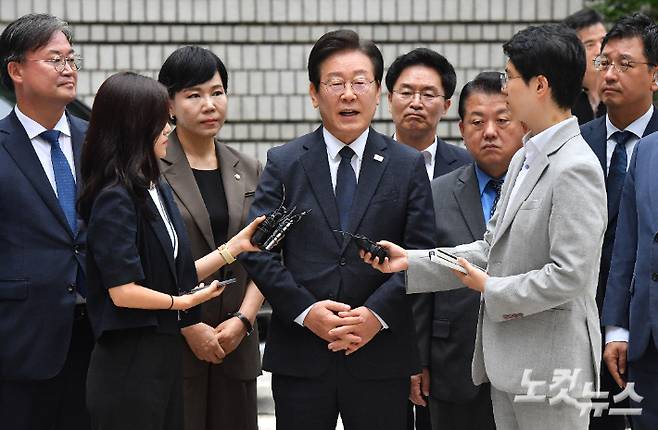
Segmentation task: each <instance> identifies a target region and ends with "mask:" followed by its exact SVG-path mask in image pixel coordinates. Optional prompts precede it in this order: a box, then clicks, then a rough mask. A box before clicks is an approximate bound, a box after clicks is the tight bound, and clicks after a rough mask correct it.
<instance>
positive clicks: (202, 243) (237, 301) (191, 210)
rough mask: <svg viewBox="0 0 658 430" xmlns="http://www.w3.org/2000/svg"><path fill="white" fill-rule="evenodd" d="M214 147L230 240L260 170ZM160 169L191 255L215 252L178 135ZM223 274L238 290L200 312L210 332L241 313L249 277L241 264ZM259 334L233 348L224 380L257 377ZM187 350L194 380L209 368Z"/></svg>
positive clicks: (171, 140)
mask: <svg viewBox="0 0 658 430" xmlns="http://www.w3.org/2000/svg"><path fill="white" fill-rule="evenodd" d="M215 148H216V151H217V158H218V160H219V168H220V172H221V177H222V183H223V185H224V192H225V194H226V203H227V205H228V212H229V225H228V237H229V238H230V237H233V236H234V235H235V234H236V233H238V232H239V231H240V229H241V228H242V226H243V225H244V224H245V222H246V220H247V215H248V213H249V207H250V206H251V202H252V200H253V196H254V192H255V190H256V185H257V184H258V177H259V175H260V172H261V170H262V169H261V165H260V163H259V162H258V161H257V160H256V159H254V158H252V157H249V156H247V155H245V154H242V153H240V152H239V151H237V150H236V149H234V148H231V147H229V146H227V145H225V144H222V143H220V142H219V141H218V140H215ZM160 169H161V172H162V175H163V176H164V178H165V179H166V180H167V182H168V183H169V185H171V188H172V189H173V194H174V200H175V201H176V204H177V206H178V208H179V209H180V212H181V214H182V216H183V219H184V221H185V226H186V228H187V233H188V236H189V239H190V244H191V246H192V255H193V257H194V258H195V259H198V258H200V257H202V256H204V255H206V254H208V253H209V252H211V251H212V250H213V249H215V244H214V240H213V235H212V228H211V226H210V217H209V216H208V212H207V210H206V206H205V203H204V202H203V197H201V192H200V191H199V187H198V186H197V183H196V180H195V179H194V174H193V173H192V169H191V168H190V165H189V163H188V161H187V157H186V156H185V153H184V152H183V148H182V146H181V144H180V141H179V140H178V136H177V135H176V133H172V134H171V135H170V136H169V144H168V146H167V156H166V157H165V158H163V159H162V160H160ZM226 270H227V271H231V272H232V276H234V277H235V278H236V279H237V280H238V283H237V285H232V286H230V287H227V288H226V290H225V291H224V293H223V294H222V295H221V296H219V297H217V298H216V299H213V300H210V301H208V302H206V303H204V304H203V305H202V307H201V309H202V321H203V322H205V323H207V324H209V325H211V326H213V327H215V326H217V325H218V324H219V323H220V322H222V321H224V320H225V319H226V318H227V315H228V313H231V312H236V311H237V310H238V309H239V308H240V305H241V304H242V300H243V299H244V295H245V290H246V285H247V282H248V276H247V272H246V271H245V270H244V268H243V267H242V266H241V265H240V263H239V262H235V263H233V264H231V265H230V266H228V267H226ZM217 276H218V274H213V275H212V276H210V277H209V279H217ZM257 333H258V330H257V328H255V330H254V333H252V335H251V336H247V337H245V338H244V340H243V341H242V343H241V344H240V345H239V346H238V347H237V349H236V350H235V351H233V352H232V353H231V354H229V355H228V356H227V357H226V359H225V360H224V361H223V363H222V365H221V367H222V368H223V369H224V372H225V373H226V375H227V376H229V377H233V378H236V379H243V380H248V379H253V378H255V377H256V376H258V375H259V374H260V355H259V351H258V334H257ZM185 350H186V351H185V354H184V358H183V364H184V366H183V369H184V370H183V371H184V375H185V376H186V377H193V376H195V375H198V373H200V372H204V371H205V369H206V368H207V366H208V363H205V362H202V361H200V360H197V359H196V357H195V356H194V354H193V353H192V351H191V350H189V348H187V347H186V348H185Z"/></svg>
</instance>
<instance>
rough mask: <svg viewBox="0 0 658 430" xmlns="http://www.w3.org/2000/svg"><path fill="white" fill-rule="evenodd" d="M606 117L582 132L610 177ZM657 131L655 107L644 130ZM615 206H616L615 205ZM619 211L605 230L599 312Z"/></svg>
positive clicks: (611, 217) (589, 125) (604, 174)
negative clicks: (608, 171)
mask: <svg viewBox="0 0 658 430" xmlns="http://www.w3.org/2000/svg"><path fill="white" fill-rule="evenodd" d="M605 118H606V116H605V115H603V116H601V117H599V118H597V119H595V120H593V121H590V122H588V123H587V124H584V125H582V126H581V127H580V133H581V134H582V136H583V139H585V141H586V142H587V144H588V145H589V146H590V148H592V151H594V154H596V157H597V158H598V159H599V162H600V163H601V168H602V169H603V176H604V177H606V178H607V177H608V174H607V170H608V169H607V167H608V166H607V157H606V150H607V140H608V139H607V137H606V136H607V130H606V127H605ZM655 131H658V109H655V108H654V111H653V115H652V116H651V119H650V120H649V124H647V128H646V129H645V130H644V136H647V135H649V134H651V133H653V132H655ZM613 207H614V206H613ZM617 215H618V214H617V213H616V212H615V213H609V214H608V227H607V229H606V231H605V236H604V238H603V250H602V253H601V269H600V271H599V285H598V288H597V289H596V304H597V306H598V308H599V314H600V313H601V311H602V309H603V298H604V296H605V291H606V283H607V281H608V272H610V260H611V259H612V248H613V245H614V243H615V231H616V229H617Z"/></svg>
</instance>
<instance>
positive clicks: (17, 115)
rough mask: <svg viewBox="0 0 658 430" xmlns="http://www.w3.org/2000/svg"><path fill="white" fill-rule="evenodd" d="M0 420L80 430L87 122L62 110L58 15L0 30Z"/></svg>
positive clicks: (68, 73) (71, 59)
mask: <svg viewBox="0 0 658 430" xmlns="http://www.w3.org/2000/svg"><path fill="white" fill-rule="evenodd" d="M0 57H1V58H2V68H1V70H0V76H1V77H2V83H3V84H4V85H5V86H6V87H7V88H9V89H11V90H13V91H14V93H15V94H16V107H15V108H14V110H13V111H12V112H11V113H10V114H9V115H8V116H7V117H5V118H4V119H2V120H1V121H0V212H1V213H2V222H1V223H0V261H2V263H1V264H0V345H2V346H1V347H0V423H1V424H0V426H2V427H3V428H7V429H18V428H20V429H48V430H52V429H67V430H69V429H85V428H88V427H89V422H88V421H89V419H88V416H87V412H86V407H85V379H86V374H87V367H88V365H89V355H90V353H91V349H92V347H93V337H92V335H91V329H90V327H89V321H88V319H87V317H86V311H85V305H84V297H85V289H84V258H85V237H86V233H85V230H84V228H83V226H82V224H81V222H80V221H79V220H78V217H77V212H76V208H75V201H76V190H79V189H80V185H79V184H78V183H77V182H78V179H77V178H79V176H78V172H79V162H80V150H81V147H82V143H83V140H84V133H85V131H86V128H87V124H86V122H84V121H82V120H80V119H78V118H75V117H73V116H71V115H69V114H67V113H66V112H65V108H66V105H67V104H68V103H69V102H71V101H73V99H74V98H75V95H76V83H77V70H78V69H79V65H80V63H79V59H78V58H76V55H75V52H74V51H73V49H72V48H71V32H70V29H69V27H68V25H67V24H66V23H65V22H63V21H61V20H60V19H59V18H56V17H54V16H50V15H44V14H31V15H26V16H23V17H21V18H19V19H18V20H16V21H14V22H12V23H11V24H9V25H8V26H7V28H5V30H4V31H3V33H2V35H1V36H0Z"/></svg>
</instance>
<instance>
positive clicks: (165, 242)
mask: <svg viewBox="0 0 658 430" xmlns="http://www.w3.org/2000/svg"><path fill="white" fill-rule="evenodd" d="M158 194H159V195H160V198H161V199H162V202H163V204H164V207H165V210H166V211H167V216H169V219H170V220H171V222H172V224H173V225H174V228H175V229H177V232H178V231H180V230H178V228H180V227H177V226H176V222H175V220H174V217H173V216H172V215H171V214H172V208H171V204H170V203H169V202H168V198H167V196H165V193H164V191H163V187H162V185H161V184H158ZM146 203H147V206H148V208H149V210H151V212H152V213H153V214H154V215H155V216H154V217H151V218H149V219H148V223H149V224H150V225H151V228H152V229H153V232H154V233H155V236H156V237H157V238H158V242H160V245H161V246H162V250H163V251H164V253H165V256H166V258H167V266H169V270H170V271H171V274H172V275H173V277H174V279H178V276H177V271H176V264H175V262H174V247H173V246H172V243H171V238H170V237H169V233H168V232H167V227H165V222H166V221H165V220H164V219H162V216H161V215H160V212H159V211H158V208H157V207H156V206H155V203H153V199H152V198H151V196H150V195H149V196H147V197H146ZM177 234H178V233H177ZM179 243H180V242H179ZM179 248H180V245H179ZM179 253H180V249H179Z"/></svg>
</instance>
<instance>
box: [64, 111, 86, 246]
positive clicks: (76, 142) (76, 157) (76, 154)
mask: <svg viewBox="0 0 658 430" xmlns="http://www.w3.org/2000/svg"><path fill="white" fill-rule="evenodd" d="M67 118H68V119H69V129H70V130H71V147H72V148H73V164H74V166H75V172H74V173H75V185H76V191H77V195H78V197H80V193H81V192H82V185H83V184H82V176H81V174H80V159H81V157H82V146H83V144H84V141H85V132H84V130H83V129H82V128H80V127H78V121H76V120H75V119H74V118H71V117H70V116H69V115H68V114H67ZM76 213H77V211H76ZM80 225H81V221H78V226H80ZM81 230H82V229H81V228H79V227H78V229H77V231H76V236H77V235H78V234H80V231H81Z"/></svg>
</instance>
